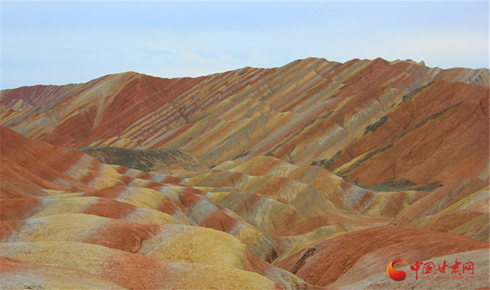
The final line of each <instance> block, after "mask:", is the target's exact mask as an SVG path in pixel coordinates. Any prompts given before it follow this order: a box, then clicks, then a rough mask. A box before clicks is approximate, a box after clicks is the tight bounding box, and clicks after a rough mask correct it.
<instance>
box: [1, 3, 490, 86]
mask: <svg viewBox="0 0 490 290" xmlns="http://www.w3.org/2000/svg"><path fill="white" fill-rule="evenodd" d="M0 1H1V2H0V16H1V17H0V41H1V43H0V44H1V47H0V88H1V89H8V88H16V87H20V86H31V85H37V84H45V85H49V84H55V85H63V84H68V83H83V82H87V81H89V80H92V79H95V78H98V77H101V76H104V75H107V74H113V73H121V72H126V71H135V72H138V73H144V74H148V75H153V76H158V77H165V78H173V77H196V76H202V75H208V74H213V73H219V72H224V71H228V70H234V69H238V68H242V67H246V66H251V67H263V68H270V67H280V66H283V65H286V64H287V63H289V62H292V61H294V60H296V59H303V58H307V57H320V58H325V59H327V60H331V61H338V62H346V61H348V60H350V59H354V58H360V59H375V58H377V57H382V58H384V59H386V60H388V61H392V60H396V59H402V60H404V59H412V60H415V61H417V62H419V61H422V60H424V61H425V63H426V65H427V66H429V67H441V68H452V67H468V68H482V67H486V68H488V67H489V2H488V1H375V2H372V1H301V2H299V1H297V2H295V1H228V2H224V1H221V2H216V1H215V2H207V1H178V2H177V1H149V2H142V1H138V2H136V1H105V2H102V1H70V2H68V1H50V2H43V1H3V0H0Z"/></svg>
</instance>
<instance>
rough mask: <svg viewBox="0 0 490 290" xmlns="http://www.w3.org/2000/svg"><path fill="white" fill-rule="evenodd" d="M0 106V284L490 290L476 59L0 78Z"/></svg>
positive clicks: (482, 82) (485, 142)
mask: <svg viewBox="0 0 490 290" xmlns="http://www.w3.org/2000/svg"><path fill="white" fill-rule="evenodd" d="M0 116H1V117H0V123H1V125H0V141H1V142H0V153H1V155H0V158H1V159H0V165H1V166H0V209H1V210H0V239H1V241H0V260H1V262H0V265H1V267H0V273H1V275H0V288H2V289H19V288H28V289H59V288H65V289H169V288H171V289H175V288H179V289H269V288H270V289H272V288H274V289H277V288H283V289H359V288H362V289H365V288H384V289H387V288H390V289H393V288H397V289H400V288H403V289H413V288H422V289H426V288H441V287H442V288H445V289H461V288H471V289H478V288H484V287H490V285H489V282H488V281H490V277H489V274H488V273H489V271H488V270H489V269H490V261H489V258H488V253H489V252H488V251H489V249H490V248H489V246H490V244H489V234H490V226H489V225H490V223H489V208H490V203H489V202H490V196H489V164H490V162H489V160H490V157H489V147H488V146H489V133H490V132H489V127H490V125H489V73H488V69H479V70H472V69H464V68H455V69H449V70H442V69H440V68H429V67H426V66H425V65H424V64H423V63H415V62H413V61H394V62H388V61H385V60H383V59H375V60H358V59H355V60H352V61H349V62H346V63H337V62H329V61H327V60H325V59H315V58H309V59H305V60H298V61H295V62H293V63H290V64H288V65H286V66H284V67H281V68H272V69H257V68H243V69H239V70H236V71H230V72H226V73H222V74H214V75H210V76H204V77H199V78H180V79H162V78H156V77H151V76H147V75H142V74H137V73H133V72H129V73H123V74H115V75H108V76H104V77H101V78H98V79H95V80H92V81H90V82H87V83H85V84H70V85H66V86H35V87H22V88H18V89H12V90H4V91H2V92H1V95H0ZM75 147H76V148H78V149H76V148H75ZM79 149H80V150H79ZM395 259H404V260H405V261H406V262H407V263H409V264H414V263H416V262H417V261H422V262H424V263H425V262H427V263H428V262H435V263H436V264H437V263H438V264H439V265H441V264H442V262H443V261H444V260H445V261H447V262H448V264H451V265H452V264H453V263H454V261H455V259H457V260H459V261H461V262H463V263H466V262H468V261H471V262H472V263H474V270H475V271H474V274H472V279H468V280H464V281H463V280H457V281H456V280H451V279H449V280H442V281H436V280H430V279H425V280H424V279H416V278H415V272H414V271H412V270H410V267H409V266H404V267H403V268H400V267H398V266H397V269H402V270H404V271H405V272H406V273H407V278H406V279H405V280H404V281H402V282H397V281H394V280H392V279H390V278H389V277H388V275H387V274H386V267H387V265H388V264H389V263H390V262H391V261H393V260H395ZM447 271H449V270H447ZM418 275H422V274H421V272H420V271H419V273H418Z"/></svg>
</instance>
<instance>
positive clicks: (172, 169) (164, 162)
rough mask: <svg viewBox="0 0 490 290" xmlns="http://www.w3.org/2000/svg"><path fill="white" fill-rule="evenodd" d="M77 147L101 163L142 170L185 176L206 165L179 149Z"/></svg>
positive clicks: (201, 169)
mask: <svg viewBox="0 0 490 290" xmlns="http://www.w3.org/2000/svg"><path fill="white" fill-rule="evenodd" d="M79 149H80V150H82V151H83V152H84V153H86V154H88V155H90V156H92V157H93V158H95V159H96V160H97V161H99V162H101V163H104V164H114V165H121V166H124V167H129V168H133V169H138V170H141V171H144V172H150V171H151V172H155V173H163V174H168V175H172V176H176V177H186V176H193V175H196V173H202V172H204V171H206V167H205V166H203V165H202V164H200V163H199V161H198V160H196V158H194V157H192V156H190V155H189V154H187V153H185V152H183V151H182V150H179V149H156V150H138V149H128V148H117V147H85V148H79Z"/></svg>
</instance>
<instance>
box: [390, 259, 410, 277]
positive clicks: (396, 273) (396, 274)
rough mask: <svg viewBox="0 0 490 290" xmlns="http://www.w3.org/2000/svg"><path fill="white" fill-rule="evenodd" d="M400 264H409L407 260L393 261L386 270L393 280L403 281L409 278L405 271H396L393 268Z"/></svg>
mask: <svg viewBox="0 0 490 290" xmlns="http://www.w3.org/2000/svg"><path fill="white" fill-rule="evenodd" d="M398 263H405V264H407V266H408V263H407V262H406V261H405V260H402V259H396V260H393V261H391V262H390V263H389V264H388V267H387V268H386V272H387V273H388V276H390V278H391V279H393V280H395V281H403V280H405V278H406V277H407V274H406V273H405V271H402V270H395V269H394V268H393V266H395V265H396V264H398Z"/></svg>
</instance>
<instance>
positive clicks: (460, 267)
mask: <svg viewBox="0 0 490 290" xmlns="http://www.w3.org/2000/svg"><path fill="white" fill-rule="evenodd" d="M443 262H444V263H443V264H442V265H437V266H436V265H435V264H434V263H433V262H425V263H422V262H419V261H415V264H413V265H410V270H412V271H414V272H415V280H419V278H420V279H425V280H428V279H435V280H443V279H453V280H456V279H467V280H471V279H473V275H474V274H475V265H474V264H473V262H467V263H465V264H463V263H462V262H459V261H458V259H456V261H454V265H453V266H449V265H448V264H447V262H446V261H443ZM398 263H405V264H406V265H407V266H408V265H409V264H408V263H407V262H406V261H405V260H402V259H396V260H393V261H391V262H390V263H389V264H388V267H387V268H386V272H387V273H388V276H389V277H390V278H391V279H393V280H395V281H403V280H405V278H406V277H407V274H406V273H405V271H402V270H395V269H394V268H393V267H394V266H395V265H396V264H398ZM421 266H423V267H421ZM447 269H450V270H448V271H446V270H447ZM419 270H422V271H421V274H422V276H419ZM449 272H451V276H449V275H448V274H449ZM436 274H439V275H437V276H436ZM465 274H466V275H467V276H464V275H465ZM468 274H470V275H471V276H469V275H468ZM425 275H429V276H425Z"/></svg>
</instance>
